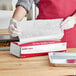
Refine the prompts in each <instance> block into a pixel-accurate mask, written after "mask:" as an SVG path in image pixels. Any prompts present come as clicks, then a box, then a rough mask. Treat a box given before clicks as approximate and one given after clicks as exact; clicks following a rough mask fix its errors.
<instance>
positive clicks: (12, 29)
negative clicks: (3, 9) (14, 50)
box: [8, 19, 21, 37]
mask: <svg viewBox="0 0 76 76" xmlns="http://www.w3.org/2000/svg"><path fill="white" fill-rule="evenodd" d="M8 31H9V34H10V35H11V36H12V37H16V36H18V35H19V34H20V33H21V31H20V30H19V29H18V21H16V20H15V19H11V20H10V24H9V27H8Z"/></svg>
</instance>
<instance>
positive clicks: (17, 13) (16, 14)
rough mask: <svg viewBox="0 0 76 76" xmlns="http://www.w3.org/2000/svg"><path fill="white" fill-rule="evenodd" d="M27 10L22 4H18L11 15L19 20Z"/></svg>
mask: <svg viewBox="0 0 76 76" xmlns="http://www.w3.org/2000/svg"><path fill="white" fill-rule="evenodd" d="M26 14H27V10H26V9H24V8H23V7H22V6H18V7H17V8H16V10H15V12H14V14H13V17H12V18H14V19H15V20H17V21H21V20H22V19H23V18H24V16H26Z"/></svg>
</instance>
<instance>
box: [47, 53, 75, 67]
mask: <svg viewBox="0 0 76 76" xmlns="http://www.w3.org/2000/svg"><path fill="white" fill-rule="evenodd" d="M48 55H49V60H50V63H51V64H52V65H53V66H76V53H65V52H63V53H59V52H57V53H56V52H54V53H48Z"/></svg>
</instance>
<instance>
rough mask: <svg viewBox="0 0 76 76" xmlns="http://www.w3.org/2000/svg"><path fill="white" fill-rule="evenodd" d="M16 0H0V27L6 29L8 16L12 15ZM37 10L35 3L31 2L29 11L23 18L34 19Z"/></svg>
mask: <svg viewBox="0 0 76 76" xmlns="http://www.w3.org/2000/svg"><path fill="white" fill-rule="evenodd" d="M17 1H18V0H0V29H7V28H8V26H9V21H10V18H11V17H12V15H13V12H14V10H15V6H16V3H17ZM38 13H39V11H38V8H37V7H36V6H35V4H34V3H33V4H32V9H31V11H30V12H29V13H28V14H27V16H26V17H25V20H35V18H36V17H37V15H38Z"/></svg>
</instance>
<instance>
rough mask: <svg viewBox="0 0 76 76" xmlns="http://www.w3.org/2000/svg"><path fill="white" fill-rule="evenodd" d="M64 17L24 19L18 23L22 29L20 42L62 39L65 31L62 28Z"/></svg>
mask: <svg viewBox="0 0 76 76" xmlns="http://www.w3.org/2000/svg"><path fill="white" fill-rule="evenodd" d="M62 20H63V19H50V20H35V21H22V22H20V23H19V24H18V26H19V27H18V29H21V34H19V39H20V42H21V43H23V42H32V41H41V40H60V39H61V38H62V37H63V35H64V31H63V30H62V29H61V28H60V23H61V22H62Z"/></svg>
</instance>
